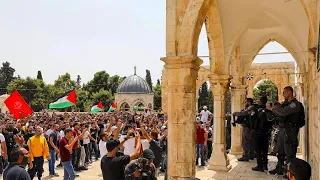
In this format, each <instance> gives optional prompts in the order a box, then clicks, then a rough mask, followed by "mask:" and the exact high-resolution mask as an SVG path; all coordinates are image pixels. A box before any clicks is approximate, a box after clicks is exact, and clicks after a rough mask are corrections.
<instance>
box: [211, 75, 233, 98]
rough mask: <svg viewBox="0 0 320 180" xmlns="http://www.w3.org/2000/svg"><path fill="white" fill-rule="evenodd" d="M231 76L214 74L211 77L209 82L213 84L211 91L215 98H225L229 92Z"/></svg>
mask: <svg viewBox="0 0 320 180" xmlns="http://www.w3.org/2000/svg"><path fill="white" fill-rule="evenodd" d="M230 79H231V76H230V75H217V74H212V75H210V77H209V81H210V84H211V87H210V89H211V91H212V92H213V95H214V96H215V97H218V96H225V94H226V92H227V91H228V90H229V86H230Z"/></svg>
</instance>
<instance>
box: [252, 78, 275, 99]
mask: <svg viewBox="0 0 320 180" xmlns="http://www.w3.org/2000/svg"><path fill="white" fill-rule="evenodd" d="M261 96H267V97H268V101H269V102H271V103H274V102H277V101H278V89H277V86H276V85H275V84H274V83H273V82H272V81H271V80H263V81H262V82H261V83H260V84H259V85H258V86H257V87H256V88H254V89H253V99H254V100H255V101H256V102H258V101H259V98H260V97H261Z"/></svg>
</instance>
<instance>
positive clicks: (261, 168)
mask: <svg viewBox="0 0 320 180" xmlns="http://www.w3.org/2000/svg"><path fill="white" fill-rule="evenodd" d="M252 171H259V172H264V170H263V167H262V166H259V165H258V166H256V167H253V168H252Z"/></svg>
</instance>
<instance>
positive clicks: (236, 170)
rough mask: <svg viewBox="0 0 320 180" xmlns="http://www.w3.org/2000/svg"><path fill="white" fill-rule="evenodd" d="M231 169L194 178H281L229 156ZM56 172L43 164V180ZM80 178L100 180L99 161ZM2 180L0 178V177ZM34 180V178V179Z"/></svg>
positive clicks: (271, 165) (271, 161)
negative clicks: (258, 170)
mask: <svg viewBox="0 0 320 180" xmlns="http://www.w3.org/2000/svg"><path fill="white" fill-rule="evenodd" d="M229 158H230V163H231V164H232V169H231V170H230V171H229V172H215V171H211V170H207V168H201V167H198V168H197V174H196V177H197V178H199V179H201V180H276V179H277V180H278V179H282V177H277V176H274V175H268V174H267V172H264V173H262V172H254V171H252V170H251V168H252V167H254V166H255V165H256V161H250V162H238V161H237V157H235V156H233V155H229ZM275 166H276V157H271V156H270V157H269V170H270V169H273V168H274V167H275ZM56 172H57V173H58V174H59V175H60V177H49V176H48V174H49V173H48V163H47V162H45V164H44V174H43V178H42V179H43V180H62V179H63V168H56ZM78 174H79V175H80V177H78V178H76V179H77V180H81V179H82V180H102V174H101V170H100V161H96V162H93V163H92V165H90V166H89V170H88V171H82V172H80V173H78ZM1 179H2V177H1ZM35 179H36V178H35ZM158 179H159V180H163V179H164V177H163V176H160V177H159V178H158Z"/></svg>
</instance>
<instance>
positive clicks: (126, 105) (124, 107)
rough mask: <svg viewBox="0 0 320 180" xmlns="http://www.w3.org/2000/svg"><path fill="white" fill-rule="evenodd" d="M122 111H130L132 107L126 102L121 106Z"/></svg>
mask: <svg viewBox="0 0 320 180" xmlns="http://www.w3.org/2000/svg"><path fill="white" fill-rule="evenodd" d="M120 111H130V105H129V104H128V103H126V102H124V103H122V104H121V105H120Z"/></svg>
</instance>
